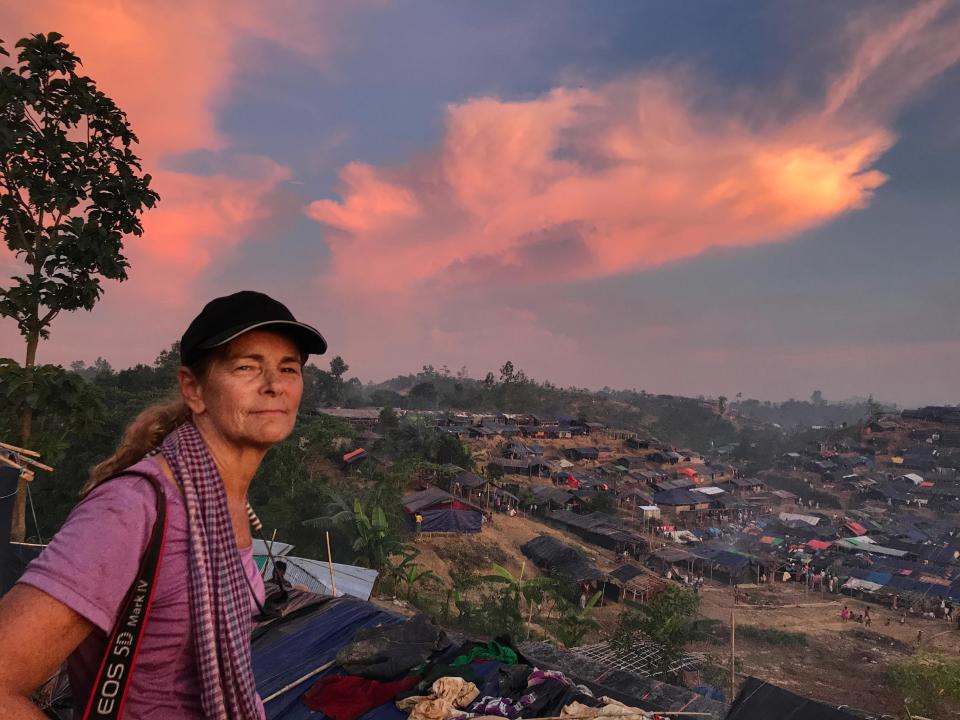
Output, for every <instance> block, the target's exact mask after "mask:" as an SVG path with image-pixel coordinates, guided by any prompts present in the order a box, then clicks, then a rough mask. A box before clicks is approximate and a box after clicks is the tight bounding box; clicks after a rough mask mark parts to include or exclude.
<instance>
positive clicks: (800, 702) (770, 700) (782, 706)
mask: <svg viewBox="0 0 960 720" xmlns="http://www.w3.org/2000/svg"><path fill="white" fill-rule="evenodd" d="M860 717H861V716H860V715H854V714H853V713H849V712H847V711H846V710H841V709H840V708H835V707H831V706H829V705H826V704H824V703H821V702H817V701H816V700H810V699H809V698H805V697H802V696H800V695H796V694H794V693H792V692H790V691H789V690H784V689H783V688H780V687H777V686H776V685H771V684H770V683H768V682H764V681H763V680H759V679H757V678H755V677H748V678H747V680H746V682H744V683H743V685H742V686H741V688H740V694H739V695H738V696H737V699H736V700H735V701H734V702H733V705H731V706H730V712H728V713H727V717H726V720H770V718H790V720H858V719H859V718H860Z"/></svg>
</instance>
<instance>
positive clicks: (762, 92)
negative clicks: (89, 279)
mask: <svg viewBox="0 0 960 720" xmlns="http://www.w3.org/2000/svg"><path fill="white" fill-rule="evenodd" d="M0 28H2V30H0V37H3V39H4V40H5V41H6V43H7V46H8V48H9V49H11V50H12V45H13V42H14V41H15V40H16V38H18V37H21V36H23V35H25V34H28V33H32V32H47V31H51V30H56V31H58V32H60V33H62V34H63V35H64V36H65V40H66V41H67V42H68V43H70V45H71V47H72V48H73V50H74V51H75V52H77V54H79V55H80V57H81V58H82V60H83V63H84V68H85V71H86V72H87V73H88V74H89V75H90V76H91V77H93V78H94V79H95V80H96V81H97V82H98V84H99V86H100V88H101V89H102V90H103V91H105V92H106V93H107V94H108V95H110V96H111V97H113V99H114V100H116V101H117V103H118V104H119V105H120V106H121V107H122V108H123V109H125V110H126V112H127V113H128V115H129V118H130V121H131V123H132V125H133V127H134V130H135V131H136V132H137V133H138V135H139V136H140V140H141V144H140V146H139V149H138V150H139V153H140V155H141V156H142V157H143V159H144V165H145V169H146V170H147V171H148V172H150V173H151V174H153V175H154V178H155V189H156V190H157V191H158V192H159V193H160V195H161V198H162V200H161V203H160V205H159V207H158V209H156V210H154V211H151V212H149V213H148V214H147V215H146V216H145V218H144V226H145V230H146V232H145V235H144V237H143V238H141V239H136V238H134V239H131V240H130V241H129V242H128V244H127V252H128V256H129V258H130V261H131V265H132V267H131V272H130V280H129V281H128V282H126V283H123V284H110V285H108V286H107V290H106V294H105V296H104V298H103V300H102V301H101V302H100V303H99V304H98V305H97V306H96V308H95V309H94V311H93V312H92V313H76V314H71V315H67V316H63V317H61V318H60V319H58V320H57V321H56V322H55V324H54V326H53V329H52V338H51V340H50V341H48V342H45V343H43V344H42V346H41V349H40V353H39V358H38V360H39V361H40V362H55V363H64V364H66V363H69V362H70V361H71V360H75V359H82V360H85V361H87V362H92V361H93V360H94V359H95V358H96V357H97V356H103V357H105V358H107V359H108V360H109V361H110V362H111V363H112V364H113V365H114V367H118V368H119V367H127V366H129V365H131V364H133V363H136V362H150V361H152V360H153V358H155V357H156V356H157V354H158V353H159V351H160V350H162V349H163V348H165V347H167V346H169V344H170V343H171V342H172V341H173V340H175V339H177V338H179V336H180V334H181V333H182V331H183V329H184V327H185V326H186V324H187V323H188V322H189V320H190V319H191V318H192V317H193V316H194V315H195V314H196V313H197V312H198V311H199V309H200V307H201V306H202V305H203V304H204V303H205V302H206V301H207V300H209V299H211V298H213V297H215V296H218V295H222V294H226V293H229V292H233V291H235V290H240V289H257V290H262V291H264V292H267V293H270V294H272V295H274V296H275V297H277V298H278V299H280V300H282V301H284V302H285V303H287V304H288V306H289V307H290V308H291V309H292V310H293V312H294V313H295V314H296V315H297V316H298V318H301V319H303V320H305V321H307V322H310V323H312V324H315V325H316V326H317V327H319V328H320V329H321V330H322V331H323V332H324V334H325V335H326V337H327V339H328V341H329V345H330V353H331V355H333V354H339V355H342V356H343V357H344V359H345V360H346V361H347V362H348V364H349V365H350V368H351V369H350V374H351V375H353V374H356V375H357V376H358V377H360V378H361V379H362V380H364V381H365V382H366V381H368V380H374V381H379V380H383V379H386V378H388V377H391V376H393V375H395V374H398V373H407V372H412V371H417V370H418V369H419V368H420V367H421V366H422V365H424V364H427V363H429V364H433V365H434V366H437V367H440V366H441V365H444V364H445V365H447V366H449V367H450V368H451V369H452V370H457V369H459V368H460V367H461V366H466V367H467V368H468V370H469V372H470V374H471V375H472V376H474V377H483V375H484V374H485V373H486V372H487V371H488V370H494V371H495V370H496V368H498V367H499V366H500V365H501V364H503V362H504V361H505V360H507V359H510V360H512V361H513V362H514V364H515V365H517V366H518V367H521V368H523V369H524V371H525V372H526V373H527V374H528V375H530V376H532V377H535V378H537V379H541V380H542V379H549V380H551V381H553V382H554V383H557V384H561V385H577V386H586V387H591V388H600V387H602V386H605V385H606V386H611V387H626V388H631V387H632V388H637V389H641V388H642V389H646V390H647V391H650V392H663V393H676V394H686V395H698V394H704V395H712V396H716V395H719V394H724V395H727V396H729V397H733V396H734V395H736V394H737V393H738V392H742V393H743V395H744V396H745V397H755V398H760V399H770V400H780V399H786V398H788V397H796V398H807V397H808V396H809V395H810V393H811V392H812V391H813V390H815V389H820V390H822V391H823V392H824V394H825V395H826V396H827V397H828V398H830V399H841V398H847V397H851V396H866V395H868V394H871V393H872V394H873V395H874V396H876V397H877V398H879V399H884V400H890V401H894V402H898V403H901V404H924V403H958V402H960V319H958V316H960V281H958V270H960V231H958V228H960V42H958V38H960V2H956V1H951V0H929V1H927V2H902V1H901V0H889V1H887V0H869V1H865V2H855V1H852V0H851V1H848V2H842V3H837V2H833V1H832V0H812V1H809V2H804V1H800V0H797V1H794V2H782V1H781V2H760V1H752V2H743V1H742V0H701V1H700V2H652V1H651V2H644V1H640V0H624V1H623V2H617V1H614V0H608V1H606V2H588V1H581V2H563V1H561V0H550V1H548V0H543V1H540V2H532V1H531V2H516V1H512V0H511V1H507V0H504V1H502V2H500V1H490V2H468V1H466V0H463V1H455V2H450V1H446V0H436V1H435V2H413V1H409V2H408V1H398V2H389V1H387V0H371V1H369V2H367V1H365V0H338V1H335V2H306V1H295V0H279V1H277V0H274V2H271V3H265V2H259V1H258V0H231V1H230V2H226V0H223V1H220V0H203V1H201V0H165V1H164V2H156V1H155V0H153V1H151V0H96V1H91V2H76V1H75V0H32V2H23V1H22V0H0ZM15 267H16V265H15V263H14V261H13V259H12V257H11V256H10V255H9V253H8V252H7V251H6V250H5V249H4V250H3V251H2V252H0V271H2V273H0V276H2V277H3V278H6V277H9V276H10V275H11V274H13V271H14V269H15ZM0 282H2V280H0ZM0 344H2V347H3V351H2V353H0V354H2V355H12V356H14V357H15V358H17V359H22V354H23V350H22V341H21V340H20V338H19V336H18V335H17V332H16V326H15V323H14V322H13V321H11V320H7V319H3V320H0ZM321 362H324V360H323V359H321Z"/></svg>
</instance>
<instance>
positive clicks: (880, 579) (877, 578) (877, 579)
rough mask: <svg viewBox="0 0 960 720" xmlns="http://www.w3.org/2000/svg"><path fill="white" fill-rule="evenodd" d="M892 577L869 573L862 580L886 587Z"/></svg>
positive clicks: (885, 574) (880, 573)
mask: <svg viewBox="0 0 960 720" xmlns="http://www.w3.org/2000/svg"><path fill="white" fill-rule="evenodd" d="M892 577H893V575H891V574H890V573H882V572H869V573H867V574H866V575H865V576H864V578H863V579H864V580H866V581H867V582H872V583H876V584H877V585H886V584H888V583H889V582H890V578H892Z"/></svg>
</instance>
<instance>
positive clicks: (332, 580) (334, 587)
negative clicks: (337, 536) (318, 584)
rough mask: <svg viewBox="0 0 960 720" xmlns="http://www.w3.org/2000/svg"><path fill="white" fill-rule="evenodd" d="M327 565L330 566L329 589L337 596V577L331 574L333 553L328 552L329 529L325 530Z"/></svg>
mask: <svg viewBox="0 0 960 720" xmlns="http://www.w3.org/2000/svg"><path fill="white" fill-rule="evenodd" d="M327 565H328V566H329V567H330V589H331V590H332V591H333V596H334V597H336V596H337V579H336V578H335V577H334V576H333V553H332V552H330V531H329V530H327Z"/></svg>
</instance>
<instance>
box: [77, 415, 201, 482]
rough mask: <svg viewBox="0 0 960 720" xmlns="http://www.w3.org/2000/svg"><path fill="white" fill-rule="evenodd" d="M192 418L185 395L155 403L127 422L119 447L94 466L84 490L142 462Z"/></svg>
mask: <svg viewBox="0 0 960 720" xmlns="http://www.w3.org/2000/svg"><path fill="white" fill-rule="evenodd" d="M188 420H190V408H189V407H187V403H186V402H184V400H183V398H181V397H177V398H171V399H170V400H165V401H163V402H159V403H156V404H154V405H151V406H150V407H148V408H147V409H146V410H143V411H142V412H141V413H140V414H139V415H137V416H136V417H135V418H134V419H133V422H131V423H130V424H129V425H127V429H126V430H125V431H124V433H123V439H122V440H121V441H120V445H119V446H118V447H117V449H116V451H115V452H114V453H113V455H111V456H110V457H108V458H107V459H106V460H104V461H103V462H101V463H98V464H97V465H95V466H94V467H93V468H92V469H91V470H90V479H89V480H87V483H86V485H84V486H83V489H82V490H81V491H80V495H81V496H83V495H86V494H87V493H89V492H90V491H91V490H93V489H94V488H95V487H96V486H97V485H99V484H100V483H102V482H103V481H104V480H106V479H107V478H109V477H111V476H113V475H116V474H117V473H118V472H120V471H121V470H125V469H126V468H128V467H130V466H131V465H135V464H136V463H138V462H139V461H140V460H141V459H142V458H143V457H144V456H145V455H147V454H148V453H150V452H151V451H153V450H155V449H156V448H157V447H158V446H159V445H160V443H161V442H162V441H163V439H164V438H165V437H166V436H167V435H169V434H170V433H171V432H173V431H174V430H176V429H177V428H178V427H180V426H181V425H183V424H184V423H185V422H187V421H188Z"/></svg>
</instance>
